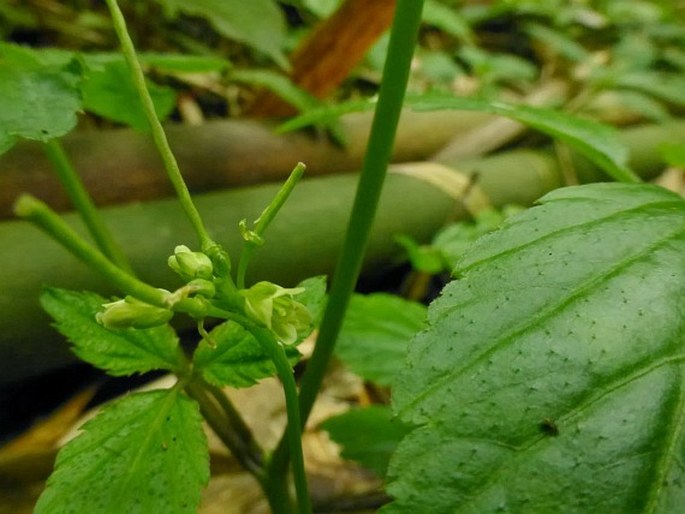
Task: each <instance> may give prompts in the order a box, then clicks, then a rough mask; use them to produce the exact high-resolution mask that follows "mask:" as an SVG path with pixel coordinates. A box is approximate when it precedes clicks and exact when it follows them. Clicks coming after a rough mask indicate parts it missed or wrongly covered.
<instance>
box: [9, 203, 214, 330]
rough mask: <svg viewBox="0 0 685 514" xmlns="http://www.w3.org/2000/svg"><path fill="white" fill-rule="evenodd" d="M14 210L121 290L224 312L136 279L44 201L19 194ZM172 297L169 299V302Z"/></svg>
mask: <svg viewBox="0 0 685 514" xmlns="http://www.w3.org/2000/svg"><path fill="white" fill-rule="evenodd" d="M14 213H15V214H16V215H17V216H18V217H20V218H24V219H27V220H29V221H31V222H32V223H34V224H35V225H36V226H38V227H39V228H40V229H42V230H43V231H44V232H46V233H47V234H48V235H49V236H50V237H52V238H53V239H54V240H56V241H57V242H58V243H60V244H61V245H62V246H64V247H65V248H66V249H67V250H69V251H70V252H71V253H72V254H74V255H75V256H76V257H78V258H79V259H80V260H82V261H83V262H84V263H86V264H87V265H88V266H90V267H91V268H92V269H94V270H95V271H97V272H98V273H100V274H101V275H102V276H104V277H105V278H106V279H108V280H109V281H110V282H111V283H112V284H114V285H115V286H117V287H118V288H119V289H120V290H121V291H123V292H124V293H126V294H129V295H131V296H134V297H135V298H137V299H138V300H141V301H143V302H147V303H149V304H151V305H156V306H158V307H164V308H169V309H173V310H175V311H178V312H185V313H188V314H190V315H191V316H193V317H195V318H203V317H205V316H208V315H217V316H218V317H223V316H224V314H225V313H224V311H222V310H220V309H216V308H213V307H212V306H211V305H208V304H207V303H206V302H203V301H202V300H198V299H195V298H185V299H176V298H173V295H172V294H171V293H169V292H168V291H164V290H162V289H157V288H156V287H153V286H151V285H149V284H146V283H145V282H143V281H141V280H138V279H137V278H135V277H134V276H132V275H129V274H128V273H127V272H126V271H124V270H122V269H121V268H119V267H118V266H116V265H115V264H114V263H112V261H110V260H109V259H108V258H107V257H105V256H104V254H103V253H102V252H100V251H99V250H98V249H97V248H95V247H94V246H92V245H91V244H90V243H88V242H87V241H86V240H85V239H83V238H82V237H81V236H80V235H79V234H77V233H76V232H75V231H74V230H73V229H72V228H71V227H70V226H69V225H67V224H66V223H65V222H64V220H62V218H60V216H59V215H58V214H57V213H56V212H55V211H53V210H52V209H51V208H50V207H48V206H47V205H46V204H45V203H44V202H41V201H40V200H38V199H37V198H34V197H33V196H31V195H22V196H20V197H19V199H18V200H17V201H16V203H15V204H14ZM170 301H171V303H170Z"/></svg>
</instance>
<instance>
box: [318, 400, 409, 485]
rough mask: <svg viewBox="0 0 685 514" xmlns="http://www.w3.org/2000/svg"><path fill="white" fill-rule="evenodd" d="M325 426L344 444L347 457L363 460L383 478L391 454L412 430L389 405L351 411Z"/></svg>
mask: <svg viewBox="0 0 685 514" xmlns="http://www.w3.org/2000/svg"><path fill="white" fill-rule="evenodd" d="M321 428H323V429H324V430H326V431H327V432H328V434H329V435H330V437H331V439H333V440H334V441H335V442H336V443H338V444H339V445H341V446H342V452H341V455H342V456H343V457H344V458H346V459H350V460H354V461H357V462H359V463H360V464H361V465H362V466H364V467H365V468H368V469H370V470H371V471H374V472H375V473H376V474H377V475H378V476H380V477H383V476H385V472H386V470H387V468H388V462H389V461H390V456H391V455H392V453H393V452H394V451H395V448H397V444H398V443H399V442H400V440H401V439H402V437H404V436H405V435H406V434H407V432H408V431H409V428H408V427H407V426H406V425H404V424H403V423H402V422H401V421H400V420H398V419H396V418H393V415H392V411H391V409H390V407H388V406H385V405H372V406H369V407H365V408H363V409H354V410H350V411H347V412H345V413H343V414H340V415H338V416H335V417H333V418H329V419H327V420H326V421H324V422H323V423H322V424H321Z"/></svg>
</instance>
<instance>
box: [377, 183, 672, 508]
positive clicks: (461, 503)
mask: <svg viewBox="0 0 685 514" xmlns="http://www.w3.org/2000/svg"><path fill="white" fill-rule="evenodd" d="M456 271H457V276H459V277H460V278H459V279H458V280H456V281H453V282H452V283H450V284H449V285H448V286H447V287H446V288H445V290H444V291H443V294H442V296H441V297H440V298H439V299H437V300H436V301H435V302H434V303H433V304H432V305H431V306H430V308H429V312H428V328H427V329H426V330H425V331H424V332H421V333H420V334H418V335H417V336H416V337H415V338H414V339H413V340H412V342H411V343H410V345H409V355H408V361H407V365H406V366H405V368H404V370H403V372H402V373H400V374H399V376H398V378H397V380H396V382H395V388H394V396H393V398H394V408H395V409H396V411H397V412H398V413H399V415H400V416H401V419H402V420H403V421H405V422H406V423H409V424H412V425H413V426H414V427H415V428H414V429H413V430H412V432H411V433H410V434H409V435H408V436H407V437H406V438H405V439H403V441H402V443H401V444H400V446H399V448H398V451H397V453H396V454H395V455H394V457H393V460H392V462H391V466H390V471H389V478H390V481H391V483H390V485H389V492H390V494H391V495H392V496H394V497H395V498H396V500H395V502H394V503H393V504H391V505H390V506H388V507H387V508H386V510H384V512H386V513H404V512H431V513H434V514H441V513H448V512H449V513H450V514H455V513H466V512H468V513H475V512H478V513H481V512H482V513H484V512H510V513H528V512H535V513H562V514H565V513H587V512H621V513H622V514H631V513H638V512H639V513H644V512H650V513H664V514H666V513H675V512H679V511H680V509H681V508H682V505H685V471H684V470H685V468H684V467H683V462H685V422H684V420H685V344H684V343H685V318H684V316H683V311H684V308H685V305H684V301H685V300H684V299H685V202H683V200H682V198H680V197H679V196H677V195H675V194H672V193H670V192H667V191H665V190H663V189H660V188H658V187H655V186H646V185H636V184H601V185H591V186H580V187H573V188H566V189H560V190H557V191H555V192H553V193H550V194H548V195H547V196H545V197H544V198H543V199H542V200H541V205H540V206H538V207H535V208H533V209H530V210H528V211H526V212H524V213H523V214H521V215H519V216H515V217H513V218H510V219H509V220H508V221H507V222H505V224H504V226H503V228H502V229H500V230H499V231H497V232H494V233H492V234H490V235H487V236H485V237H483V238H482V239H481V240H480V241H479V242H478V243H476V245H475V246H474V247H473V248H472V250H471V251H470V252H469V253H467V254H466V256H465V257H464V258H463V259H462V261H461V262H460V264H459V266H458V267H457V270H456Z"/></svg>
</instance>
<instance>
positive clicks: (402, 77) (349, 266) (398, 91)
mask: <svg viewBox="0 0 685 514" xmlns="http://www.w3.org/2000/svg"><path fill="white" fill-rule="evenodd" d="M422 8H423V0H398V2H397V7H396V11H395V18H394V21H393V25H392V30H391V33H390V43H389V46H388V54H387V57H386V59H385V66H384V69H383V81H382V83H381V87H380V92H379V95H378V104H377V106H376V112H375V114H374V119H373V124H372V125H371V134H370V136H369V143H368V146H367V148H366V155H365V158H364V163H363V166H362V172H361V176H360V177H359V182H358V185H357V193H356V196H355V200H354V205H353V207H352V213H351V215H350V220H349V224H348V227H347V232H346V234H345V240H344V242H343V247H342V251H341V253H340V256H339V258H338V263H337V267H336V270H335V274H334V275H333V281H332V284H331V290H330V293H329V298H328V305H327V307H326V311H325V313H324V316H323V319H322V321H321V327H320V329H319V337H318V338H317V342H316V347H315V348H314V353H313V354H312V357H311V359H310V360H309V362H308V364H307V369H306V370H305V372H304V374H303V376H302V380H301V383H300V412H301V414H302V415H301V420H300V421H301V422H302V423H305V422H306V420H307V417H308V416H309V413H310V412H311V409H312V406H313V405H314V400H315V399H316V395H317V394H318V392H319V389H320V388H321V383H322V381H323V377H324V374H325V373H326V369H327V367H328V363H329V361H330V359H331V356H332V354H333V349H334V346H335V342H336V339H337V337H338V332H339V331H340V327H341V325H342V321H343V318H344V316H345V311H346V309H347V305H348V303H349V300H350V296H351V294H352V292H353V291H354V287H355V285H356V283H357V279H358V277H359V272H360V270H361V265H362V260H363V257H364V252H365V249H366V244H367V242H368V239H369V234H370V231H371V226H372V223H373V219H374V216H375V214H376V209H377V207H378V200H379V198H380V194H381V190H382V188H383V182H384V180H385V175H386V172H387V167H388V163H389V161H390V155H391V152H392V147H393V142H394V139H395V133H396V131H397V122H398V120H399V117H400V112H401V109H402V102H403V100H404V93H405V89H406V86H407V81H408V78H409V69H410V64H411V59H412V56H413V53H414V46H415V44H416V38H417V33H418V27H419V24H420V21H421V11H422ZM287 451H288V447H287V446H286V445H285V444H284V441H283V440H281V442H280V444H279V446H278V448H277V449H276V451H275V452H274V456H273V464H272V469H271V472H274V473H281V472H283V470H284V469H285V468H286V467H287ZM279 468H280V469H279Z"/></svg>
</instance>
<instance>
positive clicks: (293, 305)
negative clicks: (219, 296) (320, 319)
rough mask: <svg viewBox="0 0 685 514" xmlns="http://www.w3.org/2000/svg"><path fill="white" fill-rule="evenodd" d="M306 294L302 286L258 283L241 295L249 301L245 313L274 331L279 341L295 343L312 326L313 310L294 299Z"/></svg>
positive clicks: (241, 292) (246, 301)
mask: <svg viewBox="0 0 685 514" xmlns="http://www.w3.org/2000/svg"><path fill="white" fill-rule="evenodd" d="M302 292H304V288H302V287H294V288H285V287H281V286H278V285H276V284H273V283H271V282H258V283H257V284H255V285H253V286H252V287H251V288H250V289H244V290H242V291H240V294H241V295H242V296H243V297H244V298H245V313H246V314H247V315H248V316H249V317H250V318H252V319H253V320H255V321H257V322H259V323H261V324H262V325H264V326H266V327H267V328H269V329H271V331H272V332H273V333H274V334H275V335H276V337H277V338H278V340H279V341H281V342H283V343H285V344H292V343H294V342H295V341H297V339H298V336H299V335H300V334H303V333H304V332H305V331H306V330H307V329H309V327H310V326H311V323H312V315H311V313H310V312H309V309H307V307H305V306H304V305H303V304H301V303H300V302H298V301H297V300H295V299H294V298H293V297H294V296H295V295H298V294H300V293H302Z"/></svg>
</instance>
